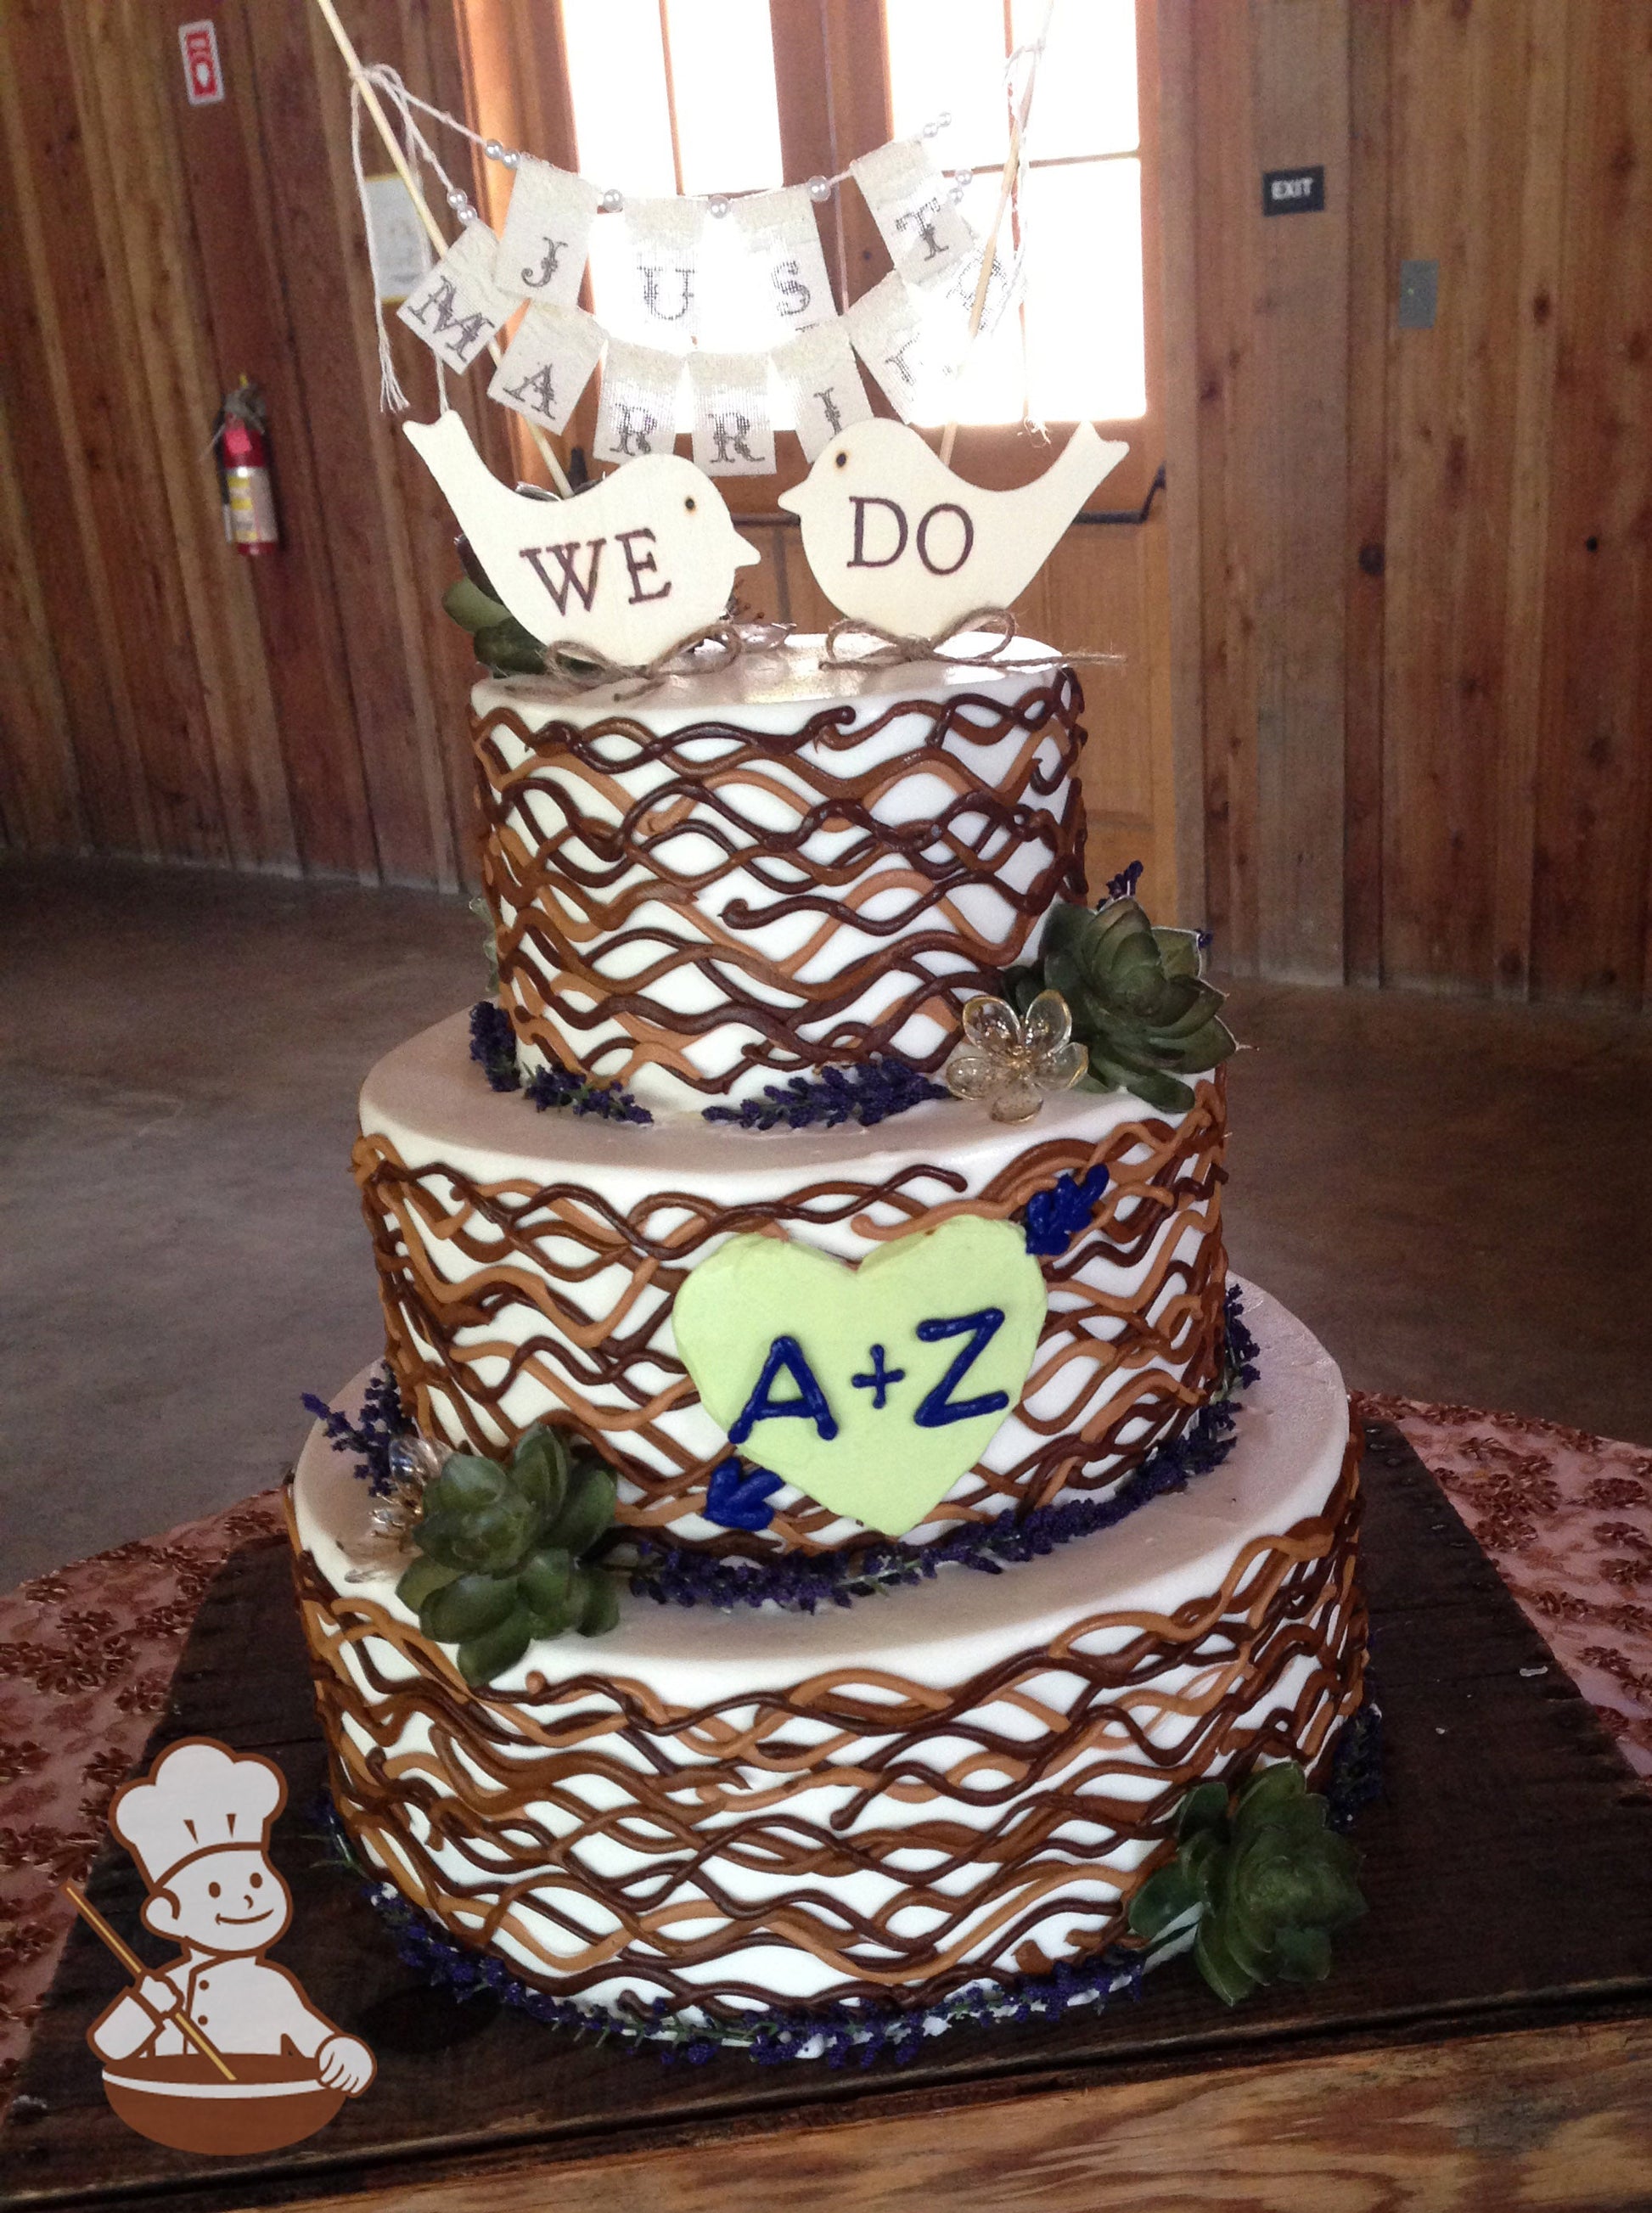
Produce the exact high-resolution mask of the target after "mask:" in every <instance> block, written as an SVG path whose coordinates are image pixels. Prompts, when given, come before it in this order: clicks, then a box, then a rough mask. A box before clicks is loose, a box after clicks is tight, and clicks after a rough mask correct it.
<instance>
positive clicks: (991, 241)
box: [321, 0, 1056, 467]
mask: <svg viewBox="0 0 1652 2213" xmlns="http://www.w3.org/2000/svg"><path fill="white" fill-rule="evenodd" d="M327 4H328V0H321V5H322V6H324V7H325V6H326V5H327ZM1055 12H1056V6H1055V0H1049V5H1048V6H1047V7H1046V8H1045V11H1044V30H1043V33H1042V35H1041V36H1040V38H1039V45H1038V47H1037V49H1036V50H1035V51H1034V52H1033V65H1032V67H1031V68H1030V69H1029V70H1027V87H1026V89H1025V91H1023V93H1022V94H1021V113H1020V114H1019V115H1018V114H1017V113H1015V109H1014V108H1011V110H1010V112H1009V158H1008V159H1007V160H1006V161H1005V162H1004V165H1003V178H1002V180H1000V183H999V186H998V207H997V213H996V214H995V215H994V216H993V218H992V228H991V230H990V231H989V232H988V234H987V241H986V245H985V247H984V248H983V250H982V253H981V273H980V275H979V276H978V277H977V278H976V280H975V298H974V302H973V303H972V306H971V308H970V311H969V330H968V332H967V333H966V337H965V339H964V354H965V358H966V359H967V358H968V355H969V350H970V348H971V347H972V345H973V344H974V343H975V341H976V338H978V336H979V334H980V329H981V318H982V316H983V315H984V314H985V313H986V295H987V287H988V285H989V284H991V282H992V265H993V263H994V262H995V261H996V260H997V258H998V233H999V232H1000V231H1001V230H1002V229H1003V219H1004V210H1006V209H1007V208H1008V207H1009V196H1010V194H1011V192H1014V190H1015V172H1016V170H1017V169H1018V168H1020V167H1021V134H1022V132H1023V131H1025V130H1026V128H1027V117H1028V115H1029V114H1031V113H1032V109H1033V85H1034V84H1035V83H1036V82H1037V81H1038V74H1039V61H1040V60H1041V59H1042V58H1043V52H1044V40H1045V39H1047V38H1048V37H1049V35H1050V18H1051V17H1052V15H1054V14H1055ZM956 436H958V418H957V417H956V416H954V418H953V419H952V421H951V422H950V423H948V425H947V427H946V429H945V430H943V431H942V433H941V459H942V462H943V463H944V464H945V465H946V466H948V467H949V466H951V463H952V445H953V440H954V438H955V437H956Z"/></svg>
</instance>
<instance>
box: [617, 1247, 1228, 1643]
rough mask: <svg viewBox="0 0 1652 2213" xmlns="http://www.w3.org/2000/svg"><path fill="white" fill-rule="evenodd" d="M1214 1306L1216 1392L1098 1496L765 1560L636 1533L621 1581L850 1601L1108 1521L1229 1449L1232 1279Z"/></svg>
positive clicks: (793, 1602)
mask: <svg viewBox="0 0 1652 2213" xmlns="http://www.w3.org/2000/svg"><path fill="white" fill-rule="evenodd" d="M1224 1312H1225V1315H1226V1328H1225V1344H1224V1351H1223V1366H1222V1378H1221V1381H1219V1383H1218V1384H1217V1386H1216V1396H1215V1397H1213V1398H1212V1399H1210V1401H1209V1402H1208V1404H1207V1405H1204V1406H1203V1407H1201V1408H1200V1410H1199V1412H1198V1415H1197V1417H1195V1418H1194V1420H1193V1422H1192V1424H1190V1426H1189V1427H1188V1428H1187V1429H1186V1430H1185V1431H1184V1432H1183V1434H1182V1435H1181V1436H1180V1437H1173V1438H1171V1439H1170V1440H1169V1442H1167V1443H1166V1444H1162V1445H1161V1446H1160V1447H1159V1448H1158V1450H1157V1451H1156V1452H1155V1453H1152V1454H1149V1457H1148V1458H1147V1459H1146V1460H1143V1463H1142V1465H1141V1466H1140V1467H1138V1468H1137V1469H1135V1470H1134V1471H1133V1472H1131V1474H1129V1475H1127V1476H1126V1477H1125V1479H1124V1481H1123V1482H1122V1483H1120V1484H1119V1487H1118V1489H1117V1490H1116V1491H1113V1492H1112V1493H1110V1494H1109V1496H1108V1497H1106V1498H1071V1499H1067V1500H1065V1501H1064V1502H1063V1503H1060V1504H1058V1505H1055V1506H1039V1507H1035V1508H1034V1509H1033V1511H1032V1512H1031V1513H1030V1514H1028V1515H1025V1516H1024V1517H1022V1518H1021V1520H1019V1521H1017V1520H1015V1519H1014V1518H1012V1517H1011V1516H1010V1515H1007V1514H1006V1515H1001V1516H999V1517H998V1519H997V1520H996V1521H972V1522H966V1524H965V1525H964V1526H963V1527H961V1528H959V1529H956V1530H954V1532H953V1533H951V1534H950V1535H949V1536H946V1537H940V1538H937V1539H936V1541H935V1542H934V1543H933V1544H931V1545H909V1544H905V1543H904V1542H902V1541H900V1540H899V1539H893V1540H892V1541H890V1542H887V1543H884V1544H878V1545H867V1546H865V1547H863V1549H861V1550H859V1551H852V1550H849V1549H845V1550H844V1551H842V1552H820V1553H814V1554H812V1555H811V1554H803V1553H796V1552H787V1553H783V1554H781V1555H779V1556H778V1557H777V1558H774V1559H772V1560H741V1561H739V1562H735V1561H729V1560H724V1559H719V1558H716V1557H715V1556H713V1555H712V1554H710V1553H706V1552H691V1551H689V1550H688V1549H687V1548H686V1546H682V1545H657V1544H653V1543H649V1542H646V1541H644V1542H643V1543H640V1544H639V1545H637V1562H636V1564H635V1566H634V1567H633V1569H632V1571H631V1589H632V1591H633V1592H634V1593H635V1594H637V1596H639V1597H643V1598H651V1599H654V1600H656V1601H657V1602H658V1603H659V1604H660V1605H661V1606H716V1607H719V1608H721V1609H722V1610H724V1611H726V1612H732V1611H733V1610H734V1609H735V1608H736V1607H739V1606H765V1605H768V1606H782V1607H783V1608H785V1609H786V1610H787V1611H788V1612H791V1613H814V1612H815V1611H816V1610H817V1609H818V1608H819V1607H820V1606H852V1605H853V1604H854V1603H855V1601H856V1599H861V1598H870V1597H873V1596H875V1594H877V1593H879V1592H881V1591H887V1590H895V1589H898V1588H900V1586H901V1585H903V1584H907V1583H918V1582H931V1581H932V1580H933V1579H934V1577H935V1576H936V1573H937V1571H938V1570H940V1569H942V1568H944V1567H958V1568H972V1569H974V1570H975V1571H976V1572H977V1573H978V1574H980V1575H988V1576H996V1575H1001V1574H1002V1573H1003V1570H1004V1569H1005V1568H1007V1567H1015V1566H1020V1565H1021V1564H1024V1563H1025V1562H1026V1561H1027V1560H1033V1559H1041V1558H1044V1557H1045V1554H1047V1553H1050V1552H1054V1551H1055V1550H1056V1548H1057V1546H1058V1545H1070V1544H1071V1543H1072V1542H1073V1540H1074V1539H1076V1538H1079V1537H1090V1536H1094V1534H1095V1533H1097V1532H1098V1531H1100V1530H1102V1529H1112V1528H1115V1527H1117V1526H1118V1524H1119V1522H1120V1521H1124V1520H1125V1518H1126V1516H1127V1515H1131V1514H1134V1513H1135V1512H1136V1511H1137V1508H1139V1507H1143V1506H1145V1505H1146V1504H1147V1503H1148V1502H1149V1499H1153V1498H1158V1497H1161V1496H1162V1495H1163V1494H1164V1493H1165V1492H1166V1491H1181V1490H1183V1489H1185V1488H1186V1485H1187V1484H1189V1483H1190V1482H1192V1480H1193V1478H1195V1477H1197V1476H1201V1475H1208V1474H1209V1473H1210V1471H1211V1470H1212V1469H1213V1468H1217V1467H1220V1466H1221V1465H1222V1461H1223V1460H1226V1459H1227V1457H1228V1454H1229V1453H1230V1452H1231V1451H1232V1450H1233V1448H1234V1442H1236V1440H1235V1437H1234V1429H1235V1426H1236V1424H1237V1422H1238V1418H1239V1410H1238V1408H1237V1406H1236V1405H1234V1394H1235V1393H1238V1392H1239V1391H1241V1390H1243V1389H1245V1388H1247V1387H1249V1386H1250V1385H1251V1384H1253V1383H1254V1382H1255V1381H1256V1380H1257V1377H1258V1375H1259V1373H1260V1371H1259V1369H1258V1367H1257V1364H1256V1354H1257V1345H1256V1340H1255V1338H1253V1336H1252V1335H1251V1333H1250V1332H1249V1330H1247V1328H1246V1326H1245V1323H1244V1319H1243V1315H1244V1299H1243V1294H1242V1293H1241V1290H1240V1288H1239V1286H1238V1284H1237V1283H1230V1284H1229V1285H1228V1294H1227V1298H1226V1301H1225V1303H1224Z"/></svg>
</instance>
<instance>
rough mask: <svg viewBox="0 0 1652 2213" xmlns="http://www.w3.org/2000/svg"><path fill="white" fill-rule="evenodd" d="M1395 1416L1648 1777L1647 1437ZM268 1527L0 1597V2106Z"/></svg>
mask: <svg viewBox="0 0 1652 2213" xmlns="http://www.w3.org/2000/svg"><path fill="white" fill-rule="evenodd" d="M1360 1408H1361V1411H1362V1412H1363V1413H1364V1415H1365V1416H1366V1417H1367V1418H1369V1419H1377V1420H1382V1421H1390V1422H1394V1423H1397V1424H1398V1425H1399V1428H1400V1429H1402V1430H1404V1431H1405V1435H1406V1436H1407V1437H1408V1438H1409V1439H1410V1440H1411V1443H1412V1445H1413V1446H1414V1447H1415V1448H1416V1450H1417V1454H1419V1456H1420V1457H1421V1458H1422V1460H1423V1461H1424V1463H1425V1464H1426V1465H1427V1466H1429V1468H1430V1469H1432V1471H1433V1472H1434V1474H1435V1475H1436V1478H1438V1479H1439V1481H1440V1483H1441V1484H1442V1486H1443V1487H1444V1489H1445V1491H1446V1492H1447V1493H1448V1496H1449V1497H1450V1498H1451V1500H1452V1503H1453V1504H1454V1506H1455V1507H1456V1508H1457V1509H1458V1511H1459V1512H1460V1514H1461V1515H1462V1516H1463V1518H1464V1519H1465V1521H1466V1522H1467V1523H1468V1525H1469V1527H1470V1528H1471V1529H1472V1530H1473V1532H1474V1533H1475V1535H1476V1536H1477V1537H1478V1539H1479V1541H1480V1543H1481V1544H1482V1545H1484V1547H1485V1549H1486V1551H1487V1552H1489V1553H1490V1556H1491V1558H1493V1560H1495V1561H1496V1563H1497V1567H1498V1569H1499V1570H1500V1571H1501V1573H1502V1575H1503V1580H1504V1581H1505V1582H1507V1583H1508V1585H1509V1588H1510V1589H1511V1590H1512V1591H1513V1593H1514V1594H1515V1597H1516V1598H1517V1599H1518V1600H1520V1603H1521V1606H1523V1607H1524V1608H1525V1609H1526V1612H1527V1613H1528V1614H1529V1615H1530V1616H1531V1618H1532V1619H1533V1622H1535V1624H1536V1625H1537V1626H1538V1628H1539V1630H1540V1631H1542V1633H1543V1635H1544V1636H1545V1637H1546V1638H1547V1639H1548V1642H1549V1643H1550V1644H1551V1647H1552V1648H1553V1650H1554V1652H1555V1655H1556V1657H1557V1658H1558V1660H1559V1661H1560V1662H1561V1664H1562V1665H1563V1666H1564V1667H1565V1669H1566V1670H1567V1672H1568V1673H1570V1675H1571V1676H1572V1678H1573V1679H1574V1680H1575V1681H1576V1683H1577V1685H1578V1686H1579V1688H1580V1689H1581V1690H1582V1692H1583V1693H1584V1695H1585V1696H1586V1697H1587V1698H1589V1699H1590V1700H1591V1701H1592V1702H1593V1703H1594V1705H1595V1706H1596V1707H1597V1708H1598V1710H1599V1711H1600V1716H1601V1718H1602V1720H1603V1721H1604V1722H1606V1727H1607V1728H1609V1729H1610V1730H1611V1732H1612V1735H1613V1736H1614V1737H1615V1738H1616V1739H1617V1740H1618V1745H1619V1746H1620V1747H1621V1748H1622V1751H1623V1753H1624V1755H1625V1758H1626V1759H1628V1760H1629V1762H1630V1764H1631V1765H1632V1766H1633V1767H1634V1768H1635V1769H1636V1770H1637V1772H1638V1773H1640V1774H1642V1775H1652V1452H1647V1451H1645V1450H1643V1448H1641V1447H1639V1446H1637V1445H1626V1444H1616V1443H1613V1442H1611V1441H1610V1440H1609V1439H1606V1438H1603V1437H1592V1436H1586V1435H1585V1434H1584V1433H1583V1431H1582V1430H1568V1429H1563V1428H1561V1427H1560V1426H1559V1424H1557V1423H1554V1422H1543V1421H1533V1420H1527V1419H1521V1418H1520V1417H1515V1416H1514V1415H1509V1414H1487V1413H1480V1412H1477V1411H1475V1410H1474V1409H1472V1407H1467V1406H1437V1405H1425V1404H1423V1403H1422V1402H1421V1401H1419V1400H1417V1399H1381V1398H1366V1399H1362V1400H1361V1401H1360ZM279 1527H281V1507H280V1494H279V1492H277V1491H266V1492H265V1493H264V1494H263V1495H262V1496H261V1497H257V1498H251V1499H248V1500H247V1501H246V1502H245V1503H244V1504H242V1505H240V1506H235V1507H231V1508H230V1509H229V1510H228V1511H227V1512H225V1513H223V1514H217V1515H213V1516H212V1517H211V1519H210V1520H209V1521H195V1522H191V1523H190V1524H188V1525H187V1526H186V1527H184V1528H181V1529H174V1530H172V1531H171V1532H170V1533H168V1535H166V1536H164V1537H157V1538H153V1539H140V1540H138V1541H137V1542H136V1543H133V1544H130V1545H120V1546H119V1547H118V1548H117V1549H116V1550H115V1551H113V1552H101V1553H99V1554H98V1556H97V1558H95V1559H91V1560H82V1561H80V1562H78V1563H76V1565H75V1566H73V1567H68V1568H62V1569H59V1570H55V1571H54V1572H53V1573H52V1574H51V1575H46V1576H36V1577H35V1578H34V1581H33V1582H27V1583H25V1584H24V1585H23V1586H22V1588H21V1589H20V1590H17V1591H15V1592H13V1593H12V1594H10V1595H9V1596H8V1597H4V1598H0V2106H3V2102H4V2100H5V2098H6V2096H7V2094H8V2092H9V2087H10V2085H11V2083H12V2082H13V2081H14V2080H15V2076H16V2073H17V2070H18V2068H19V2066H20V2064H21V2058H22V2054H23V2051H24V2049H25V2047H26V2046H27V2040H28V2024H29V2022H30V2021H32V2020H33V2018H34V2013H35V2010H36V2009H37V2008H38V2006H39V2004H40V1999H41V1997H42V1996H43V1994H44V1992H45V1990H46V1987H47V1985H48V1984H49V1983H50V1982H51V1979H52V1969H53V1967H54V1966H55V1964H56V1961H57V1957H58V1951H59V1949H60V1948H61V1947H62V1943H63V1940H64V1935H65V1933H66V1931H67V1929H68V1925H69V1922H70V1918H71V1915H70V1910H69V1908H68V1906H67V1905H66V1904H65V1903H64V1899H62V1897H61V1896H60V1894H59V1891H58V1885H59V1884H60V1883H62V1882H63V1881H65V1879H70V1878H76V1877H79V1876H81V1875H84V1874H85V1873H86V1870H87V1869H88V1868H89V1866H90V1865H91V1863H92V1861H93V1858H94V1856H95V1855H96V1852H97V1850H98V1847H99V1844H100V1842H101V1837H102V1830H103V1817H104V1813H105V1809H106V1808H107V1805H108V1802H109V1799H110V1797H111V1795H113V1790H114V1788H115V1785H116V1784H117V1783H119V1782H120V1781H121V1780H122V1778H123V1777H125V1775H126V1773H127V1771H129V1769H130V1768H131V1765H132V1764H133V1762H134V1761H135V1760H136V1759H137V1756H138V1754H139V1753H141V1752H142V1750H143V1744H144V1741H145V1740H146V1738H147V1737H148V1735H149V1729H150V1728H151V1726H152V1725H153V1722H154V1719H155V1715H156V1714H158V1713H159V1712H160V1710H161V1709H162V1706H163V1705H164V1704H165V1702H166V1694H167V1686H168V1683H169V1682H170V1680H171V1679H172V1672H173V1668H174V1665H175V1664H176V1661H177V1657H178V1651H179V1648H180V1645H181V1643H183V1639H184V1636H185V1633H186V1631H187V1630H188V1628H189V1625H190V1623H191V1622H192V1619H194V1615H195V1609H196V1607H197V1606H198V1604H199V1603H200V1600H201V1596H202V1594H203V1593H204V1591H205V1589H206V1588H207V1585H208V1584H209V1583H210V1582H211V1580H212V1577H213V1575H214V1573H215V1572H216V1570H217V1568H218V1566H219V1564H220V1563H221V1562H222V1561H223V1559H224V1558H226V1557H227V1555H228V1554H229V1553H230V1552H233V1551H234V1550H235V1547H236V1546H237V1545H241V1544H243V1543H245V1542H246V1540H247V1539H248V1538H249V1537H257V1536H264V1535H266V1534H270V1533H273V1532H275V1531H276V1530H277V1529H279Z"/></svg>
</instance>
